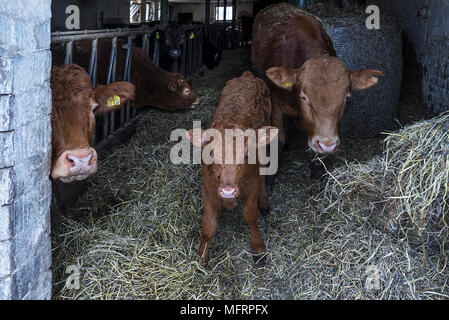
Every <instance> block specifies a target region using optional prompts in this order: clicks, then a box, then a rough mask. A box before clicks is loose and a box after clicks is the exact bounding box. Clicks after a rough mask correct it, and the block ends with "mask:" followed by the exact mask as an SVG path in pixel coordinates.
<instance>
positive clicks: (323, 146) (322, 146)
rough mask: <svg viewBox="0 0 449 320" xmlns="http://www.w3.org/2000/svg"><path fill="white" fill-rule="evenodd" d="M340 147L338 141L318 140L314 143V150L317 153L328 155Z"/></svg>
mask: <svg viewBox="0 0 449 320" xmlns="http://www.w3.org/2000/svg"><path fill="white" fill-rule="evenodd" d="M339 145H340V140H339V139H337V140H322V141H320V140H318V141H317V142H316V149H317V151H318V153H322V154H328V153H332V152H334V151H336V150H337V149H338V146H339Z"/></svg>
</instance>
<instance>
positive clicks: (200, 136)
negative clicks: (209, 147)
mask: <svg viewBox="0 0 449 320" xmlns="http://www.w3.org/2000/svg"><path fill="white" fill-rule="evenodd" d="M186 137H187V139H189V140H190V142H191V143H192V144H193V145H194V146H195V147H200V148H201V147H204V146H205V145H206V144H208V143H209V142H210V141H211V140H210V139H209V140H204V130H203V129H191V130H189V131H186Z"/></svg>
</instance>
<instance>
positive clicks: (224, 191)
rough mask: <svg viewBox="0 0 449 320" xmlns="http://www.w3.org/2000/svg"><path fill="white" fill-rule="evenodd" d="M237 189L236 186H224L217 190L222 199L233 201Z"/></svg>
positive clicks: (236, 194)
mask: <svg viewBox="0 0 449 320" xmlns="http://www.w3.org/2000/svg"><path fill="white" fill-rule="evenodd" d="M238 191H239V188H238V187H237V186H226V187H220V188H219V194H220V197H222V198H223V199H234V198H237V196H238Z"/></svg>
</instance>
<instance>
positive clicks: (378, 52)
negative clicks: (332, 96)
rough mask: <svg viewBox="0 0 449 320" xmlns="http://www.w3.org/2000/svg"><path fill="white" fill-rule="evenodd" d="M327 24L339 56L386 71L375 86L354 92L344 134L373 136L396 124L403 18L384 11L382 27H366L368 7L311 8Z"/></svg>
mask: <svg viewBox="0 0 449 320" xmlns="http://www.w3.org/2000/svg"><path fill="white" fill-rule="evenodd" d="M309 11H310V12H311V13H313V14H314V15H316V16H317V17H319V18H320V19H321V20H322V21H323V22H324V24H325V26H326V28H327V31H328V33H329V35H330V36H331V39H332V41H333V43H334V47H335V50H336V51H337V55H338V56H339V57H340V58H341V59H342V60H343V61H344V62H345V64H346V66H347V67H348V68H349V69H351V70H359V69H364V68H368V69H377V70H382V71H384V72H385V76H384V77H380V79H379V83H378V84H377V85H375V86H374V87H372V88H370V89H367V90H364V91H360V92H353V94H352V98H351V99H349V100H348V103H347V108H346V111H345V115H344V117H343V121H342V124H341V126H340V133H341V134H343V135H349V136H357V137H372V136H375V135H377V134H379V133H380V132H381V131H383V130H391V129H393V127H394V124H395V123H394V118H395V117H396V116H397V114H398V106H399V95H400V88H401V81H402V38H401V27H400V21H399V18H397V17H395V16H393V15H391V14H387V13H384V12H382V14H381V19H380V29H372V30H369V29H367V28H366V26H365V21H366V19H367V17H368V14H366V13H365V12H364V10H362V9H359V8H356V9H339V8H331V7H323V6H316V7H312V8H310V10H309Z"/></svg>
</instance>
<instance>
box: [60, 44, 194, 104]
mask: <svg viewBox="0 0 449 320" xmlns="http://www.w3.org/2000/svg"><path fill="white" fill-rule="evenodd" d="M111 46H112V45H111V40H110V39H100V40H98V66H97V73H98V74H97V80H98V82H99V83H106V80H107V73H108V63H109V55H110V51H111ZM91 47H92V45H91V42H90V41H80V42H77V43H75V44H74V46H73V61H74V62H75V63H77V64H78V65H80V66H82V67H84V68H85V69H87V68H88V66H89V60H90V52H91ZM125 48H126V43H125V42H124V41H123V40H119V41H118V44H117V68H116V79H117V80H119V79H123V75H124V66H125V59H126V49H125ZM51 51H52V56H53V65H58V64H62V63H63V59H64V52H65V51H64V47H63V46H60V45H52V49H51ZM131 82H132V83H133V84H134V85H135V86H136V98H135V100H134V102H133V106H134V107H142V106H152V107H155V108H158V109H162V110H169V111H177V110H185V109H193V108H195V107H196V106H197V105H198V104H199V102H200V99H199V97H198V96H197V95H196V94H195V93H194V92H193V90H192V88H191V87H190V85H189V84H188V83H187V81H186V80H185V78H184V76H183V75H182V74H180V73H171V72H167V71H164V70H163V69H161V68H159V67H158V66H156V65H155V64H154V63H153V62H152V61H151V60H150V59H149V57H148V56H147V55H146V54H145V53H144V52H143V51H142V50H141V49H140V48H137V47H135V46H133V55H132V68H131Z"/></svg>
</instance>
